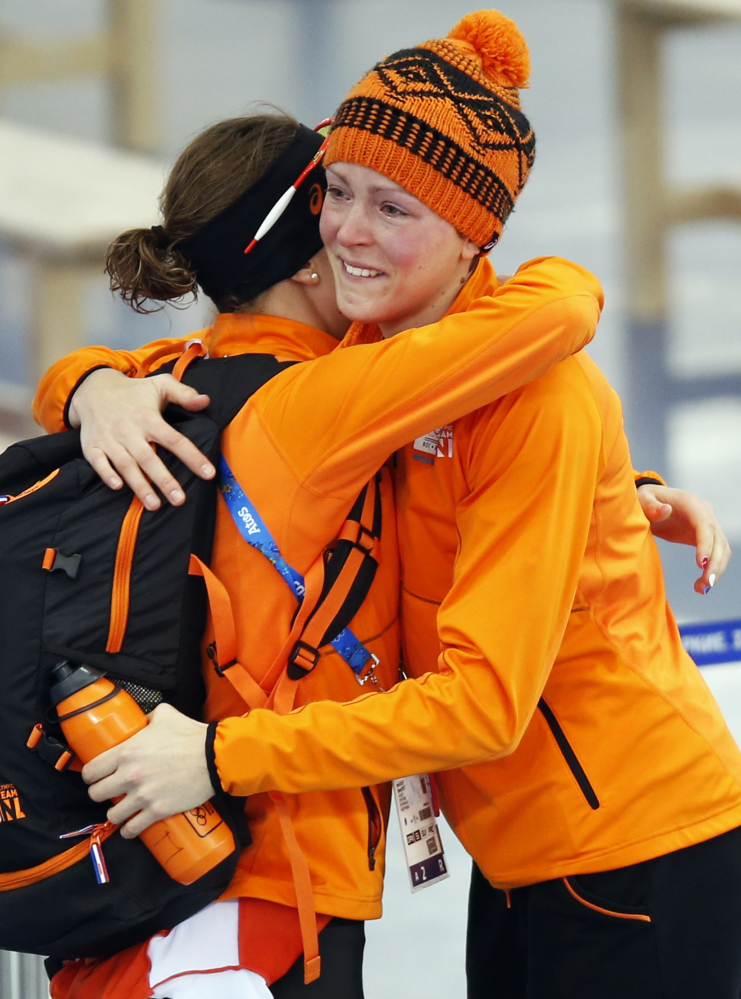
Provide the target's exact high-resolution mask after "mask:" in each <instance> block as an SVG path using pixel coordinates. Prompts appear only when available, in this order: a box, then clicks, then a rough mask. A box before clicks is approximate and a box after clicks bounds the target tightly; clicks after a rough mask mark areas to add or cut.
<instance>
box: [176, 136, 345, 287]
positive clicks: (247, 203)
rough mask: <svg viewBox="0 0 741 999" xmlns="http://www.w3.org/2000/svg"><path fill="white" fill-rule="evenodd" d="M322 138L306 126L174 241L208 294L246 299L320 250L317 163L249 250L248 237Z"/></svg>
mask: <svg viewBox="0 0 741 999" xmlns="http://www.w3.org/2000/svg"><path fill="white" fill-rule="evenodd" d="M322 141H323V136H321V135H320V134H319V133H318V132H314V131H313V130H312V129H310V128H307V127H306V126H305V125H301V126H299V130H298V132H297V133H296V138H295V139H294V140H293V142H292V143H291V145H290V146H289V147H288V148H287V149H286V150H285V151H284V152H282V153H281V154H280V156H279V157H278V158H277V160H275V162H274V163H273V164H272V165H271V166H270V167H268V169H267V171H266V172H265V173H264V174H263V175H262V177H261V178H260V179H259V180H258V181H257V183H256V184H253V185H252V187H250V188H249V189H248V190H246V191H245V192H244V194H242V195H240V196H239V197H238V198H237V200H236V201H233V202H232V203H231V205H229V206H228V208H225V209H224V210H223V211H222V212H220V213H219V214H218V215H216V216H215V217H214V218H212V219H211V220H210V221H209V222H207V223H206V224H205V225H204V226H201V228H200V229H198V231H197V232H194V233H193V234H192V235H191V236H188V237H187V239H184V240H182V242H180V243H178V244H177V248H178V250H180V251H181V253H182V254H183V255H184V256H185V257H186V258H187V259H188V261H189V262H190V265H191V268H192V270H193V271H194V272H195V274H196V278H197V280H198V284H199V285H200V286H201V288H203V290H204V292H205V293H206V294H207V295H208V297H209V298H211V299H213V300H214V301H215V302H220V301H222V300H223V299H225V298H227V297H230V296H231V297H234V298H236V299H237V300H239V301H243V302H249V301H250V300H251V299H253V298H255V297H256V296H257V295H259V294H260V292H263V291H265V290H266V289H267V288H270V287H272V286H273V285H274V284H277V283H278V282H279V281H285V280H286V278H290V277H293V275H294V274H295V273H296V272H297V271H298V270H300V269H301V267H303V265H304V264H306V263H307V262H308V261H309V260H310V259H311V258H312V257H313V256H314V254H315V253H317V252H318V251H319V250H321V248H322V240H321V237H320V235H319V212H320V211H321V207H322V201H323V200H324V189H325V187H326V179H325V176H324V170H323V169H322V167H321V166H318V167H316V168H315V169H314V170H312V171H311V173H310V174H309V176H308V177H307V178H306V179H305V180H304V182H303V183H302V184H301V186H300V187H299V188H298V190H297V191H296V194H295V195H294V196H293V199H292V200H291V202H290V204H289V205H288V207H287V208H286V210H285V212H284V213H283V215H282V216H281V217H280V218H279V219H278V221H277V222H276V224H275V225H274V226H273V228H272V229H270V231H269V232H267V233H266V234H265V236H264V237H263V238H262V239H261V240H260V242H259V243H258V244H257V245H256V246H255V247H254V249H253V250H251V251H250V253H248V254H245V252H244V251H245V248H246V247H247V246H248V245H249V243H250V241H251V240H252V238H253V236H254V235H255V233H256V232H257V230H258V229H259V228H260V226H261V224H262V223H263V221H264V220H265V217H266V216H267V214H268V212H269V211H270V209H271V208H272V207H273V206H274V205H275V203H276V202H277V201H278V199H279V198H280V197H281V196H282V195H283V194H285V193H286V191H287V190H288V188H289V187H291V186H292V185H293V184H295V183H296V181H297V180H298V178H299V176H300V174H301V172H302V170H303V169H304V167H306V166H307V165H308V163H309V162H310V161H311V159H312V157H313V156H314V154H315V153H316V151H317V149H319V147H320V146H321V144H322Z"/></svg>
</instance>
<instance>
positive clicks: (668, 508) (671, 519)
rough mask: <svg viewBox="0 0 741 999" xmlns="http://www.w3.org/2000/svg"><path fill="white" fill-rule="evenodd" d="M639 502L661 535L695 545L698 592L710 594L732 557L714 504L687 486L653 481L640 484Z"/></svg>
mask: <svg viewBox="0 0 741 999" xmlns="http://www.w3.org/2000/svg"><path fill="white" fill-rule="evenodd" d="M638 501H639V502H640V504H641V508H642V510H643V513H644V514H645V516H646V518H647V520H648V521H649V522H650V524H651V533H652V534H654V535H655V536H656V537H657V538H663V539H664V541H673V542H676V543H677V544H681V545H694V547H695V557H696V560H697V566H698V568H699V569H701V570H702V575H701V576H700V578H699V579H697V580H695V592H696V593H701V594H702V593H707V592H708V591H709V590H710V589H712V587H713V586H714V585H715V584H716V583H717V582H718V580H719V579H720V577H721V576H722V575H723V573H724V572H725V571H726V568H727V567H728V563H729V561H730V559H731V548H730V545H729V544H728V539H727V538H726V536H725V534H724V533H723V528H722V527H721V526H720V523H719V522H718V518H717V517H716V516H715V511H714V510H713V508H712V506H711V505H710V503H708V502H707V501H706V500H704V499H701V498H700V497H699V496H696V495H695V494H694V493H688V492H685V491H684V490H683V489H671V488H670V487H669V486H659V485H653V484H649V485H644V486H639V488H638Z"/></svg>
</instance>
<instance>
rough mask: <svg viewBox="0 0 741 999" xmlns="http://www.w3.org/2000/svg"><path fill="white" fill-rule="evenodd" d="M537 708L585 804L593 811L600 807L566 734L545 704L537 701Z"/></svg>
mask: <svg viewBox="0 0 741 999" xmlns="http://www.w3.org/2000/svg"><path fill="white" fill-rule="evenodd" d="M538 707H539V708H540V711H541V714H542V715H543V717H544V718H545V720H546V722H547V723H548V728H549V729H550V730H551V732H552V733H553V738H554V739H555V740H556V743H557V745H558V748H559V749H560V750H561V753H562V755H563V758H564V760H565V761H566V766H567V767H568V768H569V770H570V771H571V773H572V774H573V776H574V780H575V781H576V783H577V784H578V785H579V788H580V789H581V793H582V794H583V795H584V797H585V798H586V799H587V804H588V805H589V807H590V808H593V809H594V810H595V811H596V810H597V809H598V808H599V807H600V803H599V798H598V797H597V795H596V793H595V790H594V788H593V787H592V785H591V784H590V782H589V778H588V777H587V775H586V773H585V772H584V767H583V766H582V765H581V763H580V762H579V760H578V758H577V755H576V753H575V752H574V750H573V749H572V747H571V743H570V742H569V740H568V739H567V738H566V733H565V732H564V730H563V729H562V728H561V726H560V725H559V723H558V719H557V718H556V716H555V715H554V714H553V712H552V711H551V709H550V708H549V707H548V705H547V704H546V702H545V701H544V700H543V698H542V697H541V699H540V700H539V701H538Z"/></svg>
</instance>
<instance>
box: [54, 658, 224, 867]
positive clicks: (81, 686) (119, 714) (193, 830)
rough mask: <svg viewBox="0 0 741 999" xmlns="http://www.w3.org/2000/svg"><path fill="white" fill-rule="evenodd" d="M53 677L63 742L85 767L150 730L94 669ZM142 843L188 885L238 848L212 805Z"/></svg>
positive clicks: (165, 825)
mask: <svg viewBox="0 0 741 999" xmlns="http://www.w3.org/2000/svg"><path fill="white" fill-rule="evenodd" d="M51 676H52V687H51V689H50V691H49V694H50V697H51V700H52V703H53V704H54V705H55V706H56V709H57V715H58V718H59V722H60V724H61V726H62V731H63V732H64V737H65V739H66V740H67V743H68V745H69V747H70V749H72V750H74V752H75V754H76V755H77V756H78V757H79V758H80V760H82V762H83V763H88V762H89V761H90V760H92V759H95V757H96V756H99V755H100V753H103V752H105V751H106V750H107V749H112V748H113V746H117V745H118V744H119V743H121V742H124V741H125V740H126V739H130V738H131V736H132V735H136V733H137V732H140V731H141V730H142V729H144V728H146V727H147V716H146V715H145V714H144V712H143V711H142V709H141V708H140V707H139V705H138V704H137V703H136V701H135V700H134V698H133V697H131V696H130V695H129V694H127V693H126V691H125V690H122V689H121V688H120V687H117V686H115V684H113V683H112V682H111V681H110V680H108V679H106V677H105V676H104V675H103V674H102V673H100V672H99V671H98V670H96V669H93V667H92V666H85V665H79V666H75V665H72V664H71V663H69V662H67V661H66V660H65V661H64V662H61V663H59V665H58V666H55V667H54V669H53V670H52V674H51ZM118 800H120V799H118ZM139 838H140V839H141V840H142V842H143V843H144V844H145V846H146V847H147V849H149V850H150V852H151V853H152V854H153V855H154V856H155V857H156V859H157V860H158V861H159V862H160V864H162V866H163V867H164V869H165V870H166V871H167V873H168V874H169V875H170V877H171V878H173V879H174V880H175V881H179V882H180V884H183V885H189V884H192V883H193V882H194V881H196V880H197V879H198V878H200V877H201V876H202V875H203V874H206V873H207V872H208V871H210V870H211V869H212V868H214V867H216V865H217V864H219V863H221V861H222V860H224V859H225V858H226V857H228V856H229V855H230V854H231V853H232V852H233V851H234V849H235V842H234V837H233V836H232V832H231V830H230V828H229V826H228V825H227V824H226V822H224V820H223V819H222V817H221V815H219V813H218V811H217V810H216V809H215V808H214V806H213V804H212V803H211V802H210V801H207V802H206V803H205V804H203V805H201V806H200V807H198V808H192V809H191V810H190V811H188V812H181V813H180V814H179V815H172V816H171V817H170V818H169V819H161V820H160V821H159V822H155V823H154V824H153V825H151V826H150V827H149V828H148V829H145V830H144V832H143V833H141V834H140V836H139Z"/></svg>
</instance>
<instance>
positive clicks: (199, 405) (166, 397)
mask: <svg viewBox="0 0 741 999" xmlns="http://www.w3.org/2000/svg"><path fill="white" fill-rule="evenodd" d="M152 381H153V382H154V383H155V384H156V386H157V390H158V392H159V393H160V399H161V401H162V408H163V409H164V407H165V406H166V405H167V404H168V403H174V404H175V405H176V406H182V407H183V409H188V410H190V411H191V412H197V411H198V410H201V409H205V408H206V406H208V404H209V402H210V399H209V397H208V396H207V395H202V394H201V393H200V392H198V391H196V389H194V388H192V387H191V386H190V385H183V383H182V382H179V381H178V380H177V378H173V376H172V375H155V376H154V377H153V378H152Z"/></svg>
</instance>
